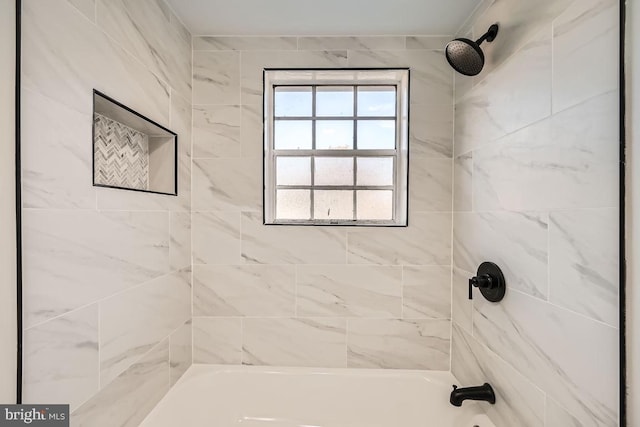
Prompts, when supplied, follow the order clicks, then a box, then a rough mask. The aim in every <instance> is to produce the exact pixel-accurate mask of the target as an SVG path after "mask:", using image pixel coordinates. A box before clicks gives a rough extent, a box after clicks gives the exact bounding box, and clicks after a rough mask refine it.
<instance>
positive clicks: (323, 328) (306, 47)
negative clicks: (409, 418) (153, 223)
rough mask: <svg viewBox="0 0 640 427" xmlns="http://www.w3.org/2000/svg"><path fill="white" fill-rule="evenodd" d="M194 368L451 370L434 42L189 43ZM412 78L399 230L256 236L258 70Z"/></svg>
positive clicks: (448, 73) (449, 125) (259, 230)
mask: <svg viewBox="0 0 640 427" xmlns="http://www.w3.org/2000/svg"><path fill="white" fill-rule="evenodd" d="M193 46H194V53H193V65H194V67H193V73H194V74H193V76H194V79H193V85H194V88H193V103H194V106H193V123H194V129H193V131H194V139H193V168H192V170H193V262H194V266H193V278H194V282H193V285H194V287H193V316H194V318H193V339H194V353H193V357H194V363H228V364H241V363H244V364H251V365H265V364H266V365H284V366H320V367H362V368H407V369H437V370H448V369H449V360H450V351H449V350H450V329H451V321H450V318H451V309H450V307H451V218H452V217H451V207H452V165H453V161H452V155H453V141H452V136H453V135H452V134H453V71H452V70H451V68H450V67H449V66H448V64H447V63H446V61H445V58H444V54H443V52H442V48H443V46H444V39H443V38H439V37H195V38H194V39H193ZM278 67H282V68H298V67H302V68H304V67H308V68H315V67H325V68H345V67H387V68H393V67H411V94H410V95H411V96H410V100H411V120H410V135H411V140H410V154H411V156H410V171H411V172H410V189H411V194H410V200H409V207H410V214H409V227H408V228H384V227H383V228H375V227H347V228H344V227H326V226H325V227H299V226H265V225H263V218H262V166H261V165H262V152H263V151H262V150H263V141H262V87H263V83H262V71H263V69H264V68H278Z"/></svg>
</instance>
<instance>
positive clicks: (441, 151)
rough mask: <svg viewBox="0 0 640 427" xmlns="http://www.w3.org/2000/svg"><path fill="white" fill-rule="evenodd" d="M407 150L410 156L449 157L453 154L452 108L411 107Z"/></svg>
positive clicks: (432, 106) (439, 106)
mask: <svg viewBox="0 0 640 427" xmlns="http://www.w3.org/2000/svg"><path fill="white" fill-rule="evenodd" d="M410 115H411V117H410V120H409V134H410V139H409V150H410V152H411V154H412V155H414V154H417V155H423V156H426V157H447V158H449V157H451V156H452V154H453V107H452V106H451V105H422V104H414V105H412V106H411V111H410Z"/></svg>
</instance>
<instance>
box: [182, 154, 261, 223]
mask: <svg viewBox="0 0 640 427" xmlns="http://www.w3.org/2000/svg"><path fill="white" fill-rule="evenodd" d="M261 163H262V159H260V158H252V159H246V158H244V159H240V158H218V159H195V160H194V161H193V177H192V182H193V209H194V210H245V211H260V212H261V211H262V167H261Z"/></svg>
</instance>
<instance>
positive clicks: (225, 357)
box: [193, 317, 242, 365]
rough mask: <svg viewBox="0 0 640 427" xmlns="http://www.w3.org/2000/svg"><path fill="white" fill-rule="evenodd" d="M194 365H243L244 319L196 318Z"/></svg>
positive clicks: (194, 327) (194, 322)
mask: <svg viewBox="0 0 640 427" xmlns="http://www.w3.org/2000/svg"><path fill="white" fill-rule="evenodd" d="M193 363H211V364H219V365H239V364H240V363H242V319H240V318H225V317H194V318H193Z"/></svg>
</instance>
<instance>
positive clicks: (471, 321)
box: [452, 0, 619, 427]
mask: <svg viewBox="0 0 640 427" xmlns="http://www.w3.org/2000/svg"><path fill="white" fill-rule="evenodd" d="M618 13H619V10H618V1H615V0H577V1H573V2H571V1H566V0H560V1H559V0H553V1H551V0H549V1H538V2H517V1H496V2H495V3H493V5H492V6H490V7H489V8H488V9H487V10H486V12H484V14H482V15H480V16H479V17H478V18H476V20H475V21H474V22H473V28H472V31H471V32H470V35H472V36H473V37H472V38H476V37H479V36H480V35H481V34H482V33H483V32H484V31H486V29H487V28H488V27H489V25H490V24H492V23H493V22H500V23H501V24H502V29H501V30H500V31H501V34H498V37H497V39H496V40H495V42H493V43H491V44H484V45H483V47H484V49H485V53H486V55H487V59H488V64H487V66H486V68H485V71H484V72H483V73H482V74H481V75H480V76H479V77H478V78H474V79H470V78H464V77H461V78H458V77H456V86H455V88H456V115H455V174H454V175H455V183H454V192H455V203H454V210H455V213H454V217H453V230H454V241H453V263H454V270H453V321H454V326H453V347H452V348H453V349H452V369H453V373H454V374H455V375H456V376H457V377H458V378H459V379H460V381H461V382H463V383H469V384H474V383H480V382H483V381H489V382H490V383H491V384H493V385H494V386H495V388H496V389H498V390H499V391H498V401H497V404H496V405H495V406H494V407H491V408H490V409H489V415H490V416H491V417H492V418H493V420H494V421H495V423H496V425H498V426H519V427H538V426H546V427H569V426H617V425H618V375H619V374H618V345H619V343H618V334H619V331H618V290H619V282H618V246H617V245H618V209H617V206H618V152H619V135H618V132H619V130H618V127H619V111H618V103H619V93H618V91H619V87H618V37H619V27H618V19H619V15H618ZM465 34H466V32H465ZM484 260H491V261H494V262H496V263H498V264H499V265H500V266H501V267H502V268H503V271H504V273H505V276H506V280H507V284H508V290H507V294H506V297H505V299H504V300H503V302H501V303H500V304H491V303H488V302H486V301H485V300H483V299H482V298H481V297H480V295H479V293H476V297H475V299H474V300H473V303H471V302H470V301H469V300H468V299H467V278H468V277H469V276H470V275H471V274H472V273H473V272H474V271H475V270H476V268H477V265H478V263H479V262H481V261H484Z"/></svg>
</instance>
